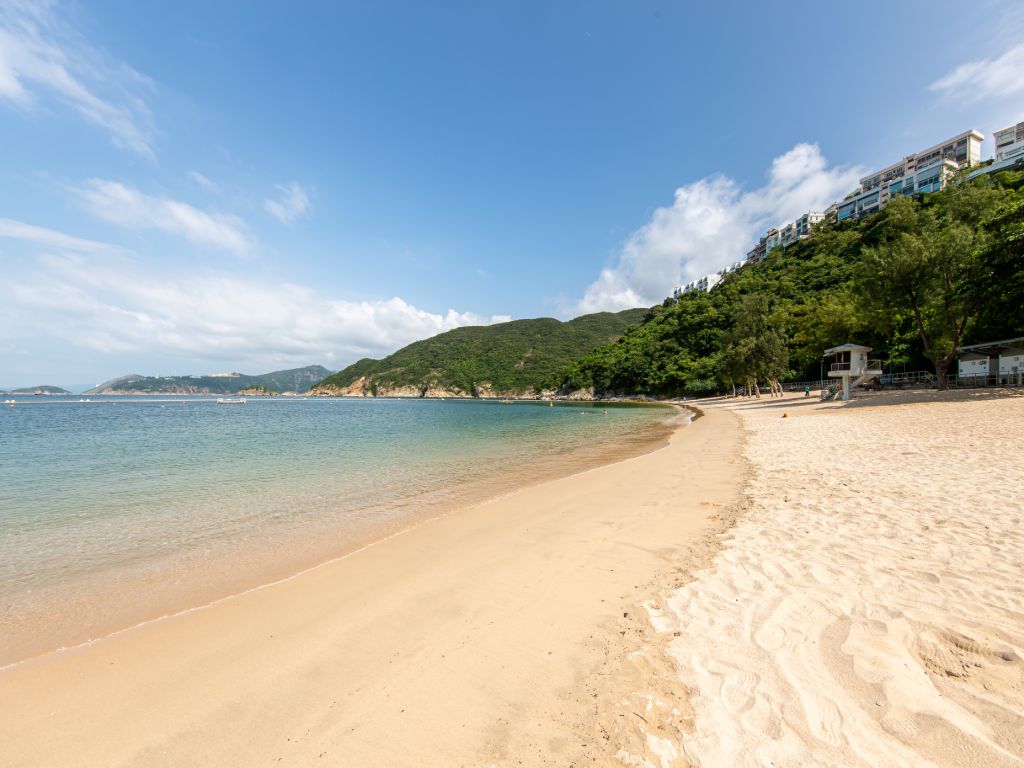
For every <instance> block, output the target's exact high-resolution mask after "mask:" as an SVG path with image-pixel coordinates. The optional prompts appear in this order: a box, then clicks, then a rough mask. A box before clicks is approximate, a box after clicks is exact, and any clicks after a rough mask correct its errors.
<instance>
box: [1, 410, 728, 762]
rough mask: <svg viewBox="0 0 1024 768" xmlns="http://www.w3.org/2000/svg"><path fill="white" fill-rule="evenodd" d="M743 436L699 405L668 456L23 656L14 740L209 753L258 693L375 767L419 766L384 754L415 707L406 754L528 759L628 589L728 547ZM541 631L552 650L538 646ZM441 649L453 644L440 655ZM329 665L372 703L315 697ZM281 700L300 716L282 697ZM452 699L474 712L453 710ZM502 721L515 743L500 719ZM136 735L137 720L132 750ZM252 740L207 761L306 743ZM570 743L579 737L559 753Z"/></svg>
mask: <svg viewBox="0 0 1024 768" xmlns="http://www.w3.org/2000/svg"><path fill="white" fill-rule="evenodd" d="M730 436H731V438H732V440H733V442H732V443H731V444H730V440H729V438H730ZM723 437H724V438H725V439H724V443H726V444H727V445H723ZM739 439H740V434H739V428H738V420H737V419H736V417H735V416H733V415H731V414H719V415H715V416H711V417H705V418H700V419H697V420H694V422H693V423H692V424H691V425H690V426H684V427H677V428H676V430H675V431H674V432H673V434H672V437H671V439H670V441H669V443H668V444H667V445H665V446H664V447H662V448H659V449H656V450H654V451H652V452H649V453H645V454H642V455H640V456H636V457H633V458H628V459H624V460H621V461H619V462H617V463H614V464H608V465H602V466H599V467H593V468H589V469H585V470H582V471H579V472H577V473H574V474H573V475H570V476H568V477H562V478H559V479H555V480H548V481H545V482H543V483H540V484H538V485H534V486H532V487H527V488H521V489H519V490H516V491H514V492H513V493H510V494H507V495H505V496H503V497H500V498H496V499H492V500H490V501H487V502H484V503H481V504H478V505H475V506H473V507H471V508H469V509H463V510H460V511H457V512H453V513H450V514H447V515H445V516H443V517H439V518H435V519H433V520H431V521H429V522H428V523H425V524H421V525H418V526H415V527H413V528H411V529H409V530H407V531H405V532H404V533H403V534H402V535H397V536H394V537H392V538H389V539H386V540H384V541H380V542H377V543H376V544H374V545H373V546H371V547H367V548H364V549H361V550H359V551H358V552H355V553H352V554H350V555H347V556H345V557H344V558H343V559H341V560H336V561H333V562H330V563H326V564H322V565H320V566H318V567H316V568H315V569H313V570H310V571H307V572H305V573H302V574H300V575H296V576H293V577H291V578H289V579H287V580H286V581H283V582H279V583H276V584H273V585H268V586H264V587H261V588H259V589H256V590H253V591H250V592H247V593H243V594H241V595H239V596H236V597H232V598H230V599H227V600H224V601H222V602H218V603H216V604H214V605H212V606H209V607H206V608H204V609H202V610H193V611H191V612H189V613H187V614H183V615H178V616H174V617H170V618H166V619H163V620H161V621H159V622H156V623H150V624H147V625H143V626H140V627H136V628H134V629H132V630H131V631H129V632H123V633H121V634H118V635H115V636H112V637H107V638H105V639H104V640H102V641H100V642H95V643H93V644H92V645H89V646H85V647H81V648H78V649H74V650H69V651H65V652H62V653H59V654H50V655H48V656H44V657H37V658H35V659H31V660H27V661H25V662H22V663H20V664H18V665H17V666H15V667H9V668H7V669H6V670H3V671H2V672H0V680H2V683H3V685H2V686H0V689H2V690H3V693H0V706H3V707H4V709H5V711H11V712H16V715H15V717H13V718H9V719H8V720H7V722H6V723H5V724H4V726H2V727H3V728H4V729H9V731H10V732H9V734H8V735H7V736H5V737H4V739H3V741H4V742H5V743H7V744H8V745H9V748H8V749H9V755H10V756H11V759H12V760H13V761H14V763H13V764H15V765H20V764H25V765H28V764H33V763H35V764H38V763H39V762H58V763H61V764H65V765H90V764H104V765H117V764H127V763H129V762H130V763H132V764H170V763H165V761H164V759H160V760H158V759H156V757H155V756H156V754H158V753H159V754H164V751H165V750H169V751H168V752H167V754H176V755H178V756H179V758H180V761H187V760H188V759H189V757H188V756H190V755H191V756H193V757H194V756H195V755H197V754H199V753H197V752H195V750H197V749H200V748H201V746H200V745H201V743H202V739H199V740H197V738H198V737H197V734H200V733H203V732H206V731H207V730H209V729H211V728H215V727H216V725H215V724H216V723H219V722H220V720H221V719H222V718H221V716H222V715H223V713H224V712H234V713H235V714H236V715H238V714H239V713H240V712H241V713H243V719H244V716H245V715H244V712H246V711H248V712H249V714H250V715H252V714H253V713H252V712H251V708H252V707H256V708H257V709H261V708H269V710H273V711H274V712H275V713H276V715H275V719H277V718H279V717H284V719H285V720H288V721H289V722H290V721H292V720H296V719H298V720H299V721H304V722H308V719H309V718H313V720H315V721H316V722H318V723H321V725H324V727H325V728H326V730H325V731H324V732H323V733H322V734H321V738H319V739H318V740H317V744H318V746H319V747H324V748H330V749H332V750H334V754H338V752H337V750H338V749H344V750H345V753H346V754H348V755H350V756H352V755H356V754H361V755H364V756H365V757H366V759H367V761H368V763H369V762H372V761H373V759H376V758H377V757H379V758H380V759H384V760H385V761H386V762H389V764H395V765H397V764H403V762H402V760H401V759H398V760H396V759H395V755H394V754H392V753H390V752H388V751H387V750H385V751H379V750H382V749H384V747H383V746H382V745H383V743H384V742H382V741H381V740H380V739H383V738H384V737H383V735H382V733H379V732H378V731H379V728H384V727H385V726H388V725H389V723H388V722H387V720H388V717H398V716H400V715H406V714H408V715H413V714H415V715H416V716H415V717H413V716H410V717H402V718H401V720H402V722H401V723H399V722H397V721H396V722H391V723H390V726H393V727H399V725H401V727H402V728H403V729H407V730H404V731H403V734H404V736H403V737H402V739H401V740H403V741H404V742H406V743H407V746H409V748H410V751H409V752H408V753H407V754H409V755H419V757H417V758H416V760H415V762H414V763H413V762H410V763H407V764H410V765H411V764H416V765H423V764H431V763H430V760H429V759H426V757H427V756H430V755H433V756H435V757H436V759H437V762H436V763H434V764H437V765H449V764H452V763H451V761H450V760H451V758H453V756H454V754H455V753H456V752H457V753H458V754H460V755H464V756H471V755H476V756H478V757H479V759H480V760H483V759H485V758H484V757H483V756H482V755H484V754H485V753H490V754H491V757H489V758H486V759H489V760H491V762H495V759H492V758H495V757H496V756H497V753H494V752H493V751H492V748H493V749H497V752H499V753H500V752H501V751H502V749H505V750H506V752H507V750H509V749H511V750H512V755H516V756H518V755H520V754H522V746H521V745H522V743H523V739H524V738H525V739H526V740H530V733H531V730H530V729H529V728H526V727H525V724H524V722H523V721H522V717H523V716H524V714H525V712H526V711H530V712H536V711H538V708H539V709H540V710H543V709H544V708H545V707H556V706H557V707H560V708H563V709H564V707H565V703H566V702H567V701H571V700H572V695H571V694H572V691H573V690H579V689H580V688H581V686H582V685H583V681H585V679H586V674H585V673H586V671H587V670H589V669H590V668H592V667H594V666H595V665H597V664H600V663H601V662H602V660H606V659H607V658H608V657H609V653H608V646H607V645H606V644H603V643H606V642H620V641H621V642H626V641H627V640H629V641H631V640H632V638H627V637H625V633H621V634H620V633H619V632H618V631H617V630H615V629H614V628H613V627H610V626H608V623H609V622H612V620H613V618H614V616H616V615H618V614H617V613H616V611H614V610H611V609H610V608H611V606H610V603H614V602H619V601H622V600H625V601H626V602H625V603H624V604H626V605H628V606H630V607H628V608H627V609H626V611H625V612H626V613H627V614H628V613H633V615H636V608H635V607H634V606H636V605H639V603H640V602H641V601H642V600H643V599H647V598H648V597H650V594H651V593H652V583H651V576H652V573H654V574H657V573H658V572H659V571H660V570H662V569H664V568H669V569H670V570H677V569H678V560H679V553H680V551H681V550H686V549H687V548H689V549H690V550H691V552H690V554H691V555H694V553H695V552H696V551H697V550H699V551H700V552H702V553H703V554H704V555H706V553H707V551H708V547H709V546H713V542H712V541H711V540H710V539H711V538H713V537H714V536H713V534H714V533H715V532H717V531H718V530H719V527H720V525H721V519H722V515H721V514H720V513H722V512H724V510H725V509H726V508H731V506H732V505H733V504H734V502H735V494H736V492H737V490H738V489H737V485H738V483H737V477H738V475H737V471H736V467H737V462H738V459H737V458H736V445H738V441H739ZM709 537H710V538H709ZM604 566H607V567H604ZM581 571H584V572H585V573H581ZM644 585H647V587H646V591H645V587H644ZM606 601H607V602H606ZM453 603H454V604H457V605H453ZM513 608H515V610H512V609H513ZM485 618H486V619H488V620H487V621H485V620H484V619H485ZM612 623H614V622H612ZM467 624H470V625H472V632H470V630H469V629H467ZM495 625H499V626H500V630H498V629H494V627H495ZM467 632H468V633H469V635H476V637H470V636H469V635H467ZM260 638H262V639H260ZM541 638H543V644H544V647H545V649H546V653H544V652H541V650H540V649H539V648H536V646H537V644H538V642H542V641H541ZM271 640H273V641H274V642H270V641H271ZM471 640H472V642H471ZM427 646H429V647H431V648H434V650H435V651H439V652H440V654H439V655H437V654H434V653H431V654H426V655H424V654H425V648H426V647H427ZM524 647H526V648H529V647H534V650H535V651H536V653H524ZM620 650H621V648H620ZM386 651H391V652H392V655H389V656H387V657H384V656H382V654H384V653H385V652H386ZM400 659H403V660H405V662H404V664H401V665H399V660H400ZM410 659H411V661H410ZM457 661H461V663H456V662H457ZM449 664H452V666H451V668H450V669H449V668H448V666H449ZM325 665H326V666H325ZM112 666H113V667H116V668H117V669H118V670H119V676H118V677H117V678H116V679H115V678H114V677H113V675H112V672H111V667H112ZM395 666H400V670H401V671H398V670H396V669H395V668H394V667H395ZM337 667H341V668H343V670H344V673H340V672H339V670H338V669H337ZM313 669H317V670H321V671H323V670H333V671H332V672H331V673H329V674H327V677H328V678H331V679H332V680H333V683H334V684H335V685H333V686H330V689H331V690H332V691H334V693H335V698H333V699H332V701H333V702H334V705H337V704H338V698H337V696H338V695H340V694H338V693H337V690H336V688H337V686H341V687H342V688H345V687H348V688H351V686H352V684H353V680H352V678H359V679H360V680H362V682H363V685H362V686H357V690H358V691H360V697H359V704H358V706H355V705H352V704H351V703H350V706H349V707H347V708H345V714H344V716H341V714H340V713H339V718H337V719H336V718H333V717H330V716H326V715H325V713H324V711H322V709H321V708H319V707H318V706H317V705H315V702H318V701H319V702H320V703H321V704H322V703H323V701H322V699H323V696H325V695H327V692H326V691H325V690H324V689H323V687H322V685H321V684H320V681H319V678H318V677H317V675H313V677H312V678H311V677H309V675H310V674H311V670H313ZM268 674H269V675H270V677H271V678H272V681H271V680H267V679H265V678H266V676H267V675H268ZM338 674H341V676H340V677H338ZM396 675H397V676H396ZM388 681H390V682H388ZM460 681H461V682H460ZM499 682H500V683H501V684H500V685H499V684H498V683H499ZM310 686H312V687H310ZM453 687H454V688H456V689H458V690H457V691H455V690H451V689H452V688H453ZM446 689H448V690H446ZM200 692H201V694H200ZM541 692H543V695H541ZM349 693H350V694H354V693H355V692H354V691H349ZM392 693H394V694H395V695H396V696H401V697H402V698H404V699H405V700H406V701H407V704H408V707H407V708H400V711H396V712H394V713H391V714H389V715H388V716H387V717H383V715H382V717H383V720H380V718H377V719H375V722H377V721H378V720H380V721H379V723H378V726H371V724H369V723H363V724H362V725H361V726H360V727H358V728H356V729H355V730H356V731H361V732H363V735H362V736H356V735H353V734H352V732H350V731H347V730H346V729H345V728H344V726H345V724H346V723H347V724H349V725H350V724H351V723H352V722H353V721H362V719H363V718H364V717H367V716H370V715H371V713H372V712H374V711H376V710H377V709H380V708H384V709H387V706H386V703H387V699H389V698H390V696H391V694H392ZM197 695H199V698H200V700H202V701H204V702H207V705H209V706H207V705H204V706H202V707H200V709H201V710H203V712H202V713H200V712H196V711H194V708H195V702H196V700H197V699H196V696H197ZM367 697H369V699H370V700H369V701H367V700H366V699H367ZM282 698H284V699H286V700H287V701H288V707H287V713H288V714H284V713H283V712H281V711H279V707H280V706H281V702H282ZM5 701H6V703H5ZM439 704H440V705H443V706H444V707H449V709H450V708H452V707H454V708H455V709H456V710H457V711H458V713H459V715H458V716H453V715H452V713H451V712H450V711H449V712H448V714H445V715H444V716H442V714H443V713H441V712H438V705H439ZM470 705H471V706H470ZM211 706H212V710H211V709H210V707H211ZM314 710H315V711H316V714H315V716H314ZM513 714H514V715H515V717H516V718H518V719H517V720H516V719H510V718H509V715H513ZM324 717H328V720H330V721H331V723H332V725H331V726H330V727H327V726H326V725H325V724H324V723H325V721H324V720H323V718H324ZM53 718H57V719H56V720H53ZM460 719H461V720H462V721H463V722H461V724H460V730H459V731H450V732H449V733H448V736H449V738H452V739H455V738H456V737H458V744H457V745H456V744H448V745H447V746H446V747H445V748H444V749H443V750H440V751H435V750H434V749H433V747H432V746H431V745H432V744H433V745H434V747H438V746H439V745H438V744H437V743H436V735H437V733H438V729H439V728H441V729H442V730H444V729H445V728H448V729H450V728H452V727H454V726H453V725H452V723H453V721H459V720H460ZM502 719H504V722H505V723H506V726H505V727H503V728H501V729H499V730H501V731H502V733H501V735H500V738H498V737H497V736H495V735H494V734H493V733H491V729H492V728H493V727H494V723H495V722H498V721H501V720H502ZM58 722H59V723H62V724H64V723H67V722H72V723H73V725H69V726H68V729H67V731H66V732H65V733H64V734H62V736H61V738H60V739H56V740H54V739H52V738H51V739H44V738H43V734H44V733H46V732H47V724H50V723H58ZM513 722H519V723H520V726H518V727H513V726H512V723H513ZM539 722H543V723H547V725H546V726H545V728H544V730H545V732H546V733H547V732H549V731H550V730H551V729H554V730H555V731H556V732H557V733H558V734H560V736H559V737H558V738H561V739H569V736H570V734H571V733H572V732H574V731H576V730H577V729H578V727H579V726H578V724H577V725H574V724H572V723H570V722H567V721H564V720H563V721H562V725H560V726H559V725H557V724H554V723H555V720H554V719H553V718H552V717H551V716H550V713H548V714H547V715H545V716H544V717H542V718H540V720H539ZM115 724H116V727H115V728H114V730H115V731H116V733H112V732H111V728H112V727H113V726H114V725H115ZM410 724H411V725H412V726H413V727H412V729H411V730H408V726H409V725H410ZM219 727H220V730H224V729H225V728H227V725H226V723H221V724H220V726H219ZM375 728H376V729H377V730H375ZM462 728H469V729H470V730H469V731H468V732H466V731H463V730H461V729H462ZM229 730H232V731H233V730H234V729H229ZM392 730H393V728H392ZM367 731H372V732H375V733H378V738H369V737H368V736H367ZM467 733H468V734H472V737H473V738H469V739H466V738H463V736H464V735H467ZM125 734H133V736H132V737H131V744H127V743H126V742H125V739H126V738H127V737H126V736H125ZM51 735H52V734H51ZM76 735H77V740H76ZM240 737H241V739H243V740H244V742H245V743H244V744H235V745H234V746H233V750H232V751H230V752H227V751H224V750H226V749H227V747H226V746H224V745H221V746H217V747H216V749H217V756H216V759H214V758H213V757H210V756H209V755H207V753H206V752H203V753H202V754H203V755H204V758H203V759H204V760H209V761H212V762H216V763H217V764H227V765H243V764H246V765H249V764H254V763H257V762H259V760H257V759H256V758H255V757H253V758H252V759H251V760H246V759H243V757H242V754H243V753H244V752H245V751H246V750H250V751H251V754H252V755H253V756H255V755H264V754H269V752H268V751H267V750H271V751H272V750H274V749H279V750H281V749H285V748H286V746H287V745H289V744H291V742H287V741H285V739H286V738H287V736H286V734H285V731H284V730H282V728H277V729H274V730H273V732H269V733H256V734H254V733H248V734H244V733H242V734H240ZM278 737H280V738H278ZM495 738H497V741H498V742H500V743H499V744H498V746H497V747H495V746H494V745H495V743H497V742H495V741H494V739H495ZM82 739H86V740H87V741H88V743H89V748H88V749H86V750H85V751H82V750H81V744H82ZM570 741H571V739H570ZM534 743H536V742H535V740H534ZM257 744H258V745H260V746H259V747H257V746H256V745H257ZM73 745H77V746H78V749H75V748H74V747H73ZM488 745H490V746H488ZM502 745H504V746H502ZM207 746H208V747H210V745H207ZM293 746H294V745H293ZM456 747H457V748H456ZM210 748H211V749H212V748H213V747H210ZM289 748H290V747H289ZM39 750H43V751H44V752H46V753H47V755H48V756H49V757H48V758H47V760H40V753H39ZM153 750H156V751H153ZM236 750H238V751H236ZM452 750H454V752H453V751H452ZM572 750H573V748H570V747H569V745H568V742H566V743H565V744H564V745H563V747H562V748H560V749H558V750H556V752H559V753H561V754H562V756H563V757H564V756H565V755H567V754H570V753H571V752H572ZM321 751H324V750H321ZM544 752H546V750H540V753H544ZM303 754H304V755H305V756H306V758H309V759H312V758H314V757H316V755H315V754H312V752H309V751H304V752H303ZM317 754H319V753H317ZM374 756H376V757H374ZM506 756H510V755H508V754H506ZM425 759H426V761H425ZM499 761H500V759H499ZM170 762H171V763H173V762H174V761H173V760H171V761H170ZM368 763H367V764H368ZM350 764H356V765H358V764H364V763H360V762H359V760H358V759H354V758H353V760H352V762H351V763H350ZM538 764H541V763H538Z"/></svg>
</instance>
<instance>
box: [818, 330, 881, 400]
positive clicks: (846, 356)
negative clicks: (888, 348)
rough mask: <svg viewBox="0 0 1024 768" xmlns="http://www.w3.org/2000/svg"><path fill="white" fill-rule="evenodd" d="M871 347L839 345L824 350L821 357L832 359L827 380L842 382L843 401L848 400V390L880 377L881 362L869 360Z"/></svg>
mask: <svg viewBox="0 0 1024 768" xmlns="http://www.w3.org/2000/svg"><path fill="white" fill-rule="evenodd" d="M870 351H871V347H862V346H861V345H860V344H840V345H839V346H838V347H832V348H831V349H826V350H825V353H824V354H823V355H822V357H831V358H834V360H835V362H833V363H832V364H831V365H830V366H829V369H828V375H829V378H833V379H842V380H843V400H849V399H850V388H851V387H856V386H858V385H860V384H863V383H865V382H867V381H871V379H873V378H875V376H881V375H882V361H881V360H869V359H868V352H870Z"/></svg>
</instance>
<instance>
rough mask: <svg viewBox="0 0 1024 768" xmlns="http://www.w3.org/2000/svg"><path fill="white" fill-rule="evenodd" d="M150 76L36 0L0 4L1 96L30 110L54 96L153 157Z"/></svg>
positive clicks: (120, 140) (125, 143)
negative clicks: (89, 39)
mask: <svg viewBox="0 0 1024 768" xmlns="http://www.w3.org/2000/svg"><path fill="white" fill-rule="evenodd" d="M148 88H149V81H148V79H147V78H145V77H144V76H142V75H140V74H139V73H138V72H135V71H134V70H133V69H131V68H130V67H128V66H127V65H126V64H124V63H122V62H116V61H112V60H111V59H110V57H109V56H108V55H106V54H105V53H103V52H102V51H100V50H98V49H97V48H95V47H93V46H92V45H90V44H89V43H88V42H87V41H86V40H84V39H83V38H82V37H81V36H80V35H79V34H78V33H76V32H75V31H74V30H72V29H70V28H69V27H68V26H67V25H66V24H64V23H63V21H62V20H61V19H60V18H59V17H58V14H57V13H56V12H55V5H54V4H53V3H50V2H45V1H42V0H40V1H39V2H34V1H33V0H28V1H27V2H19V1H18V0H5V1H4V2H3V3H2V4H0V100H4V101H7V102H8V103H11V104H14V105H15V106H18V107H20V108H22V109H32V108H33V107H34V106H35V105H36V103H37V102H38V101H39V100H40V98H42V97H44V96H48V97H52V98H55V99H57V100H59V101H61V102H63V103H64V104H66V105H67V106H69V107H70V108H71V109H73V110H75V111H76V112H77V113H78V114H79V115H81V116H82V117H84V118H85V119H86V120H89V121H90V122H92V123H95V124H96V125H99V126H101V127H102V128H104V129H106V130H107V131H108V132H109V134H110V137H111V141H112V142H113V143H114V144H115V145H116V146H118V147H123V148H125V149H130V150H132V151H134V152H137V153H139V154H141V155H144V156H146V157H153V156H154V153H153V146H152V143H153V134H154V132H155V130H154V127H153V120H152V115H151V113H150V110H149V107H148V105H147V104H146V102H145V100H144V99H143V98H142V96H141V93H142V92H144V91H146V90H147V89H148Z"/></svg>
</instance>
